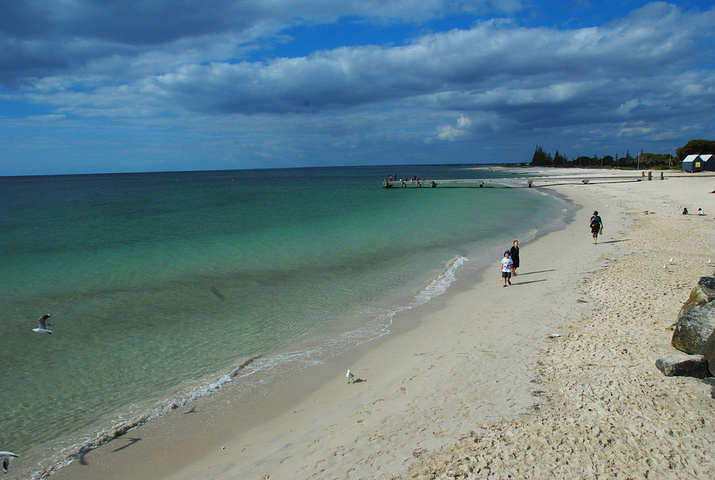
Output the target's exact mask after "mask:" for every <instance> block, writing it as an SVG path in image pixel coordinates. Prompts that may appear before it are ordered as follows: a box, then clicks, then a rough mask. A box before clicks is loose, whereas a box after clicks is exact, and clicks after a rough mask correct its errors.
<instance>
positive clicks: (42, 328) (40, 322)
mask: <svg viewBox="0 0 715 480" xmlns="http://www.w3.org/2000/svg"><path fill="white" fill-rule="evenodd" d="M48 318H50V314H49V313H46V314H44V315H43V316H41V317H40V318H38V319H37V328H33V329H32V331H33V332H35V333H49V334H52V330H48V329H47V326H48V325H49V326H52V325H54V324H52V323H47V319H48Z"/></svg>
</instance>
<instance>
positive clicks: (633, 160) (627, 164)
mask: <svg viewBox="0 0 715 480" xmlns="http://www.w3.org/2000/svg"><path fill="white" fill-rule="evenodd" d="M708 153H712V154H713V155H715V141H714V140H705V139H694V140H690V141H689V142H688V143H686V144H685V145H683V146H682V147H680V148H676V149H675V154H676V156H675V157H674V156H672V155H671V154H670V153H644V152H643V150H641V151H640V153H639V154H638V155H636V156H635V157H633V156H631V154H630V152H629V151H628V150H626V155H625V156H623V157H619V155H618V154H616V156H615V157H613V156H611V155H605V156H603V157H599V156H598V155H594V156H593V157H588V156H580V157H577V158H573V159H568V158H566V157H565V156H563V155H561V154H560V153H559V151H558V150H556V153H555V154H554V155H553V156H552V155H551V153H550V152H545V151H544V149H543V148H541V147H540V146H539V145H537V146H536V151H535V152H534V156H533V157H532V159H531V164H530V165H531V166H533V167H545V166H546V167H580V168H589V167H590V168H633V169H641V168H645V169H665V168H674V169H678V170H680V169H681V168H682V163H683V160H684V159H685V157H687V156H688V155H691V154H708Z"/></svg>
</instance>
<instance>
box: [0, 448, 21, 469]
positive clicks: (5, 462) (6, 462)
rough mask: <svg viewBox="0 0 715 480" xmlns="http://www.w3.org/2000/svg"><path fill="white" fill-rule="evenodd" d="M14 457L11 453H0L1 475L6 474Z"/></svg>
mask: <svg viewBox="0 0 715 480" xmlns="http://www.w3.org/2000/svg"><path fill="white" fill-rule="evenodd" d="M16 457H17V455H16V454H14V453H12V452H0V458H2V472H3V473H7V469H8V467H9V466H10V462H12V459H13V458H16Z"/></svg>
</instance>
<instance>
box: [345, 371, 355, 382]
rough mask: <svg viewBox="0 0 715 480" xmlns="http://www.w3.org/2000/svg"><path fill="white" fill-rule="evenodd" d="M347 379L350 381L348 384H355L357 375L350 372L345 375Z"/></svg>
mask: <svg viewBox="0 0 715 480" xmlns="http://www.w3.org/2000/svg"><path fill="white" fill-rule="evenodd" d="M345 378H347V379H348V383H355V375H354V374H353V372H351V371H350V370H348V373H346V374H345Z"/></svg>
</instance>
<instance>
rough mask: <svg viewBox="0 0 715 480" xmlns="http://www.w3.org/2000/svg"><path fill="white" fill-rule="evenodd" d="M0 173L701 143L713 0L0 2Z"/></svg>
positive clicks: (325, 162) (710, 78)
mask: <svg viewBox="0 0 715 480" xmlns="http://www.w3.org/2000/svg"><path fill="white" fill-rule="evenodd" d="M0 12H1V13H0V176H7V175H43V174H49V175H51V174H79V173H115V172H150V171H151V172H156V171H185V170H231V169H246V168H284V167H285V168H287V167H310V166H316V167H318V166H343V165H382V164H384V165H396V164H463V163H519V162H529V161H531V158H532V156H533V154H534V151H535V149H536V146H537V145H538V146H541V147H542V148H543V150H544V151H546V152H550V153H552V154H553V153H555V152H556V151H558V152H559V154H560V155H563V156H566V157H567V158H570V159H574V158H577V157H579V156H582V155H586V156H590V157H592V156H594V155H597V156H604V155H612V156H614V157H615V156H616V155H619V156H624V155H625V154H626V153H631V154H632V155H634V156H635V155H637V154H638V153H639V152H640V151H641V150H642V151H644V152H653V153H670V152H672V153H675V149H676V148H678V147H681V146H683V145H685V144H686V143H687V142H688V141H689V140H691V139H695V138H706V139H711V140H712V139H715V108H714V107H715V5H714V4H713V2H712V0H694V1H682V2H674V3H665V2H646V1H635V0H633V1H631V0H619V1H611V0H603V1H596V0H574V1H571V0H558V1H557V0H553V1H552V0H543V1H542V0H399V1H398V0H340V1H335V0H121V1H117V0H0Z"/></svg>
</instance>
